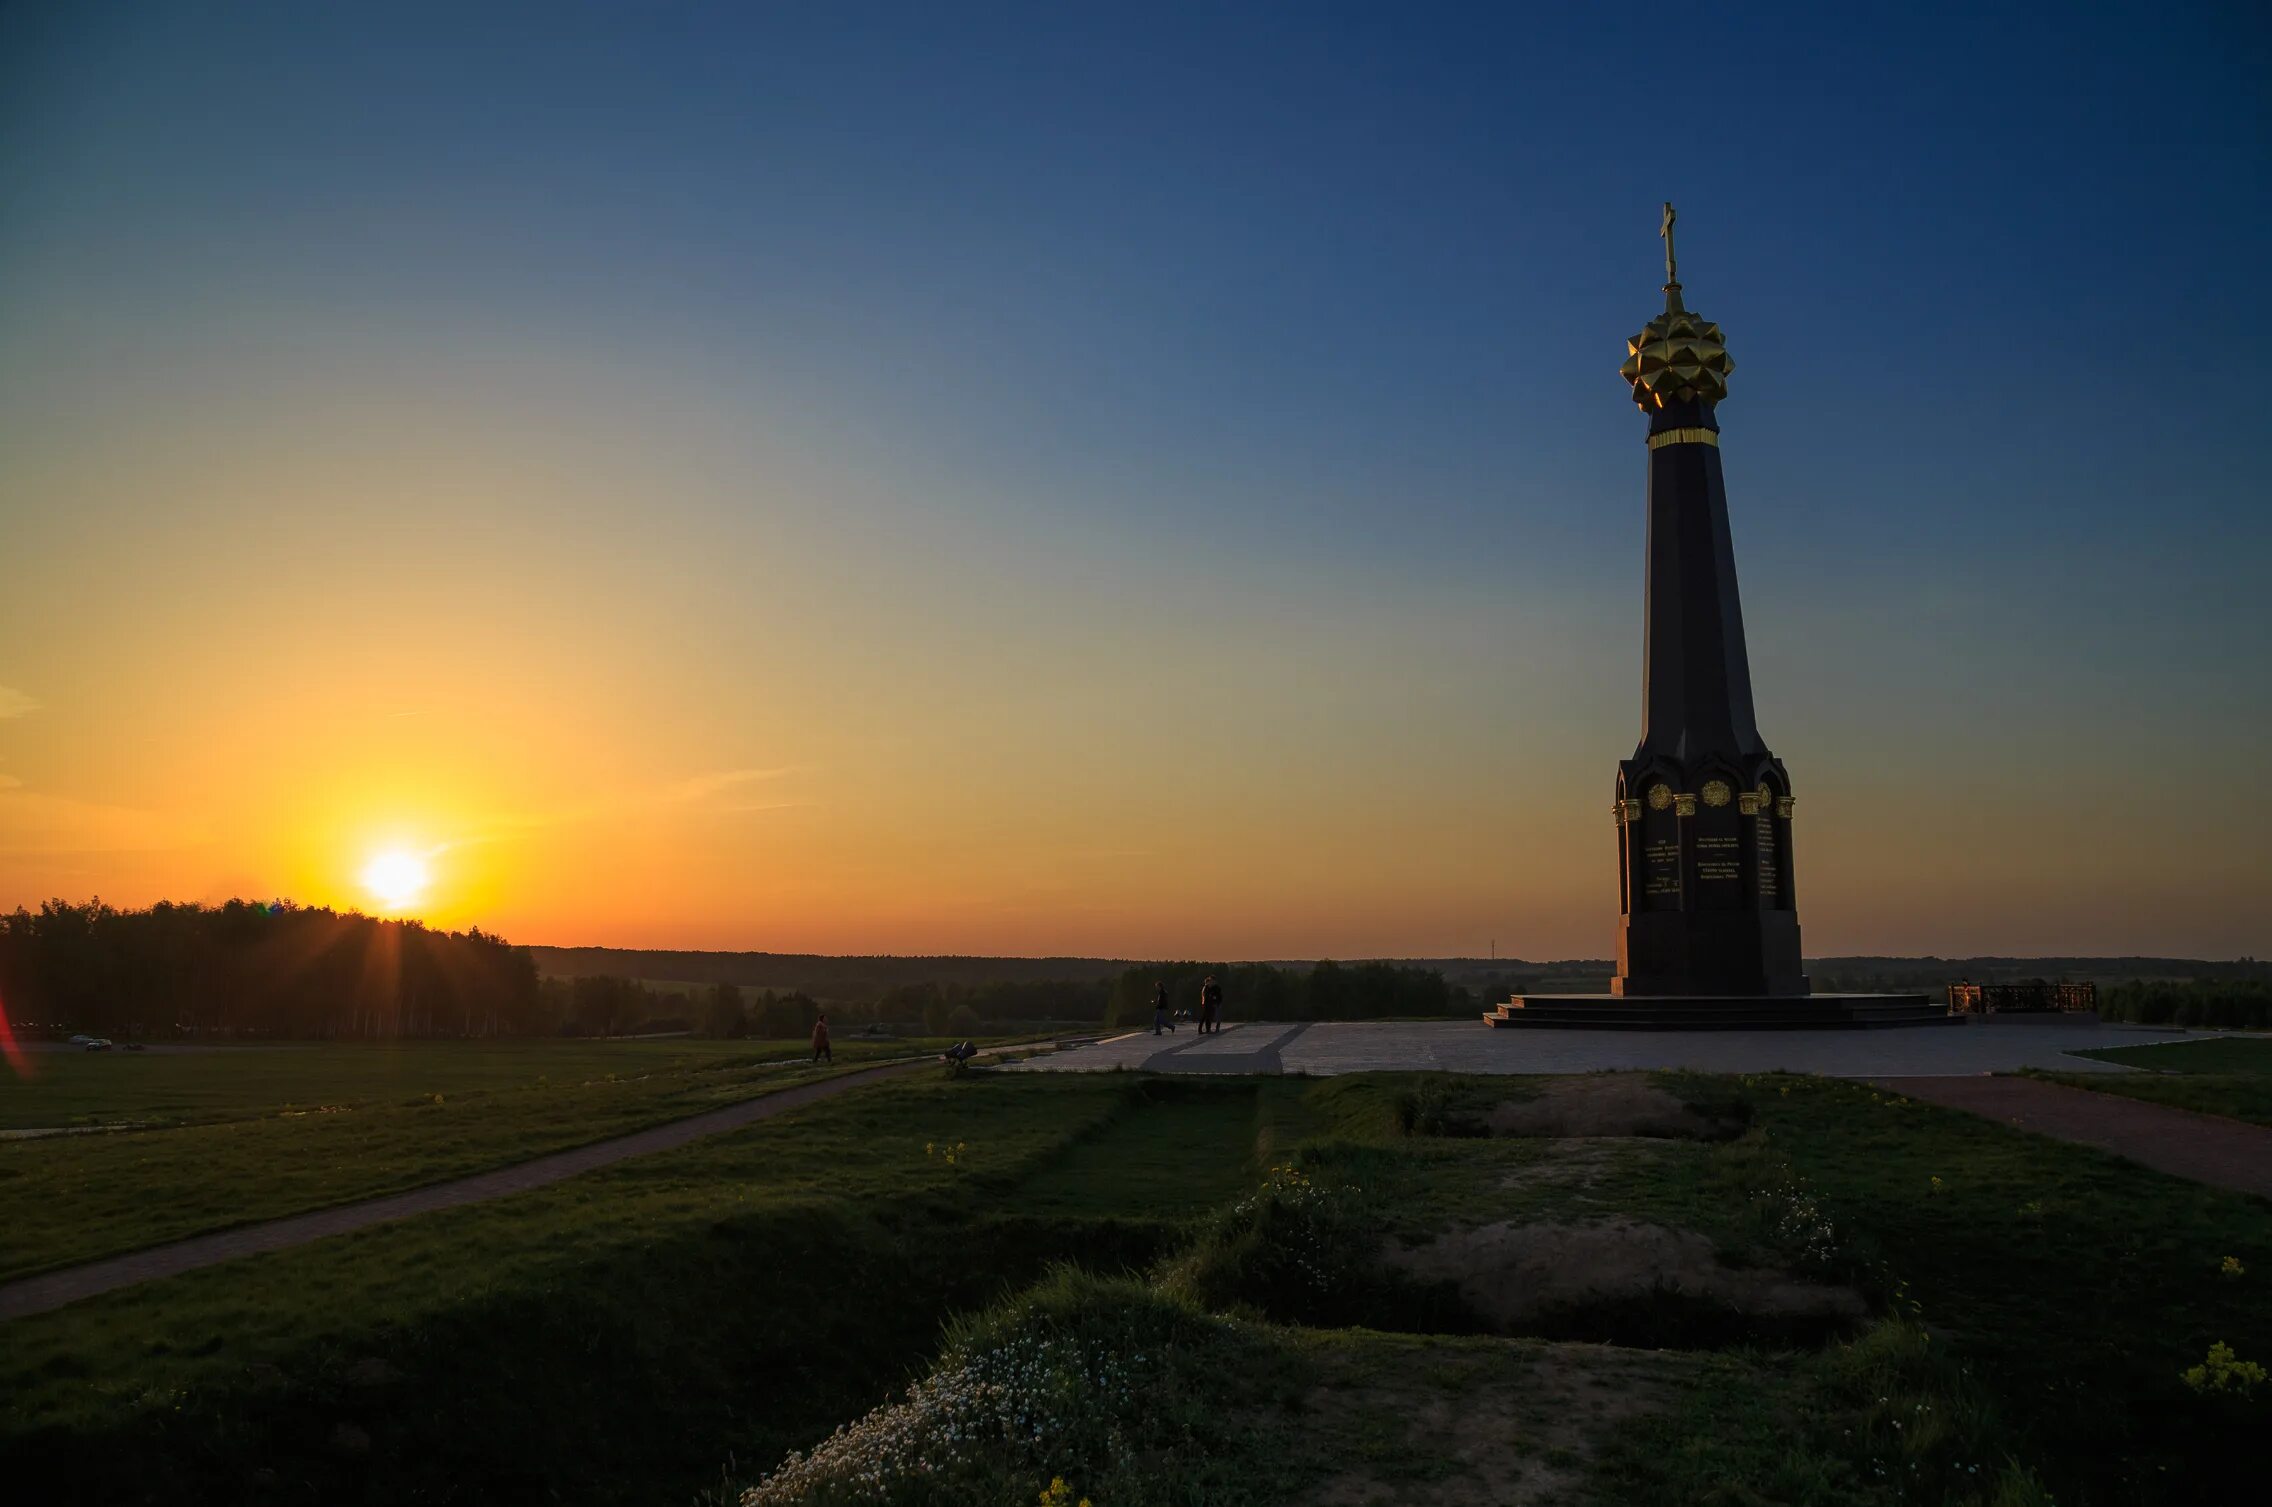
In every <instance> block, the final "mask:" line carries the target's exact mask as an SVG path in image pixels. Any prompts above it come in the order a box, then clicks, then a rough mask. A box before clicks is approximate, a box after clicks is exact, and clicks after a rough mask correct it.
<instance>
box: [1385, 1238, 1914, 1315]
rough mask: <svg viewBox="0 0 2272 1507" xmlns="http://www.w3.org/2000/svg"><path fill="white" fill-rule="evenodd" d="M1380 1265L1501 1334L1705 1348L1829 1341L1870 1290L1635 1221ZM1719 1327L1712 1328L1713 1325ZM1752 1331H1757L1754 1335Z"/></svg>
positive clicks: (1412, 1253) (1406, 1256) (1456, 1245)
mask: <svg viewBox="0 0 2272 1507" xmlns="http://www.w3.org/2000/svg"><path fill="white" fill-rule="evenodd" d="M1382 1258H1383V1260H1385V1261H1386V1262H1387V1263H1388V1264H1389V1265H1390V1266H1391V1267H1393V1268H1395V1269H1396V1270H1398V1271H1401V1272H1403V1273H1405V1274H1406V1275H1407V1276H1410V1277H1413V1278H1416V1279H1418V1280H1420V1281H1423V1282H1448V1283H1451V1284H1453V1285H1454V1286H1456V1287H1457V1288H1458V1290H1459V1295H1460V1298H1461V1300H1462V1301H1464V1302H1465V1303H1466V1304H1467V1306H1468V1307H1469V1308H1470V1309H1471V1310H1473V1311H1474V1313H1475V1314H1476V1315H1477V1316H1478V1317H1480V1318H1482V1319H1483V1320H1485V1321H1486V1322H1488V1323H1489V1324H1490V1325H1491V1326H1492V1327H1493V1328H1494V1329H1496V1330H1498V1331H1499V1332H1501V1333H1504V1334H1535V1333H1541V1332H1545V1333H1568V1332H1572V1331H1573V1330H1574V1331H1576V1332H1580V1333H1585V1332H1589V1326H1593V1327H1594V1328H1595V1329H1598V1331H1599V1332H1601V1333H1602V1334H1603V1335H1604V1337H1609V1338H1617V1339H1621V1340H1624V1341H1626V1342H1628V1343H1671V1342H1676V1341H1677V1340H1678V1339H1679V1338H1680V1337H1681V1336H1683V1335H1686V1336H1688V1337H1690V1338H1692V1339H1696V1340H1699V1341H1702V1342H1707V1343H1709V1342H1711V1339H1712V1336H1713V1335H1714V1334H1718V1333H1724V1334H1725V1339H1726V1341H1727V1342H1733V1341H1734V1340H1736V1339H1740V1338H1743V1337H1745V1335H1746V1333H1747V1332H1751V1331H1756V1332H1757V1333H1759V1334H1762V1335H1783V1336H1791V1337H1798V1336H1803V1335H1809V1334H1824V1335H1826V1334H1830V1333H1835V1332H1838V1331H1840V1330H1843V1329H1846V1328H1850V1327H1853V1326H1855V1325H1857V1324H1859V1323H1860V1322H1861V1321H1862V1320H1863V1319H1865V1318H1867V1317H1868V1313H1869V1308H1868V1305H1867V1304H1866V1303H1864V1302H1863V1300H1862V1296H1861V1294H1859V1293H1857V1292H1855V1291H1854V1290H1853V1289H1852V1288H1849V1287H1836V1286H1832V1285H1830V1284H1828V1283H1822V1282H1811V1281H1808V1280H1806V1279H1805V1278H1803V1277H1798V1276H1794V1275H1792V1274H1791V1273H1789V1272H1783V1271H1776V1270H1773V1269H1769V1268H1759V1267H1746V1268H1736V1267H1730V1266H1726V1265H1724V1264H1722V1263H1721V1261H1720V1259H1719V1257H1718V1254H1717V1253H1716V1252H1715V1250H1714V1249H1713V1245H1712V1242H1711V1241H1710V1240H1708V1239H1706V1238H1705V1237H1704V1236H1702V1235H1700V1234H1698V1233H1696V1232H1695V1231H1694V1230H1678V1229H1673V1228H1671V1227H1670V1226H1668V1225H1661V1224H1649V1223H1645V1222H1643V1221H1641V1220H1636V1219H1600V1220H1589V1221H1585V1222H1582V1223H1573V1224H1557V1223H1536V1224H1513V1223H1504V1224H1489V1225H1484V1226H1482V1227H1481V1228H1480V1229H1472V1230H1459V1231H1455V1232H1453V1233H1450V1234H1446V1235H1441V1236H1438V1237H1437V1238H1436V1239H1435V1240H1433V1241H1431V1242H1429V1243H1428V1244H1427V1245H1423V1246H1414V1247H1409V1248H1407V1247H1401V1246H1398V1245H1396V1244H1395V1243H1394V1242H1390V1243H1389V1244H1388V1245H1386V1246H1385V1247H1384V1248H1383V1250H1382ZM1716 1320H1717V1321H1718V1322H1715V1321H1716ZM1747 1325H1748V1329H1747Z"/></svg>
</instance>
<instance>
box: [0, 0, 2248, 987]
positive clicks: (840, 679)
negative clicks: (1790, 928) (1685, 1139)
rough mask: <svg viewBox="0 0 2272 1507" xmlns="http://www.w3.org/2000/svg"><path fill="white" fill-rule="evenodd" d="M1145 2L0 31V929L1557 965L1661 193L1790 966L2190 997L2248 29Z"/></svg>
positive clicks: (88, 13)
mask: <svg viewBox="0 0 2272 1507" xmlns="http://www.w3.org/2000/svg"><path fill="white" fill-rule="evenodd" d="M1216 9H1217V8H1215V7H1197V8H1191V9H1188V10H1187V9H1183V8H1180V7H1172V6H1165V5H1144V6H1125V7H1115V8H1112V9H1111V10H1110V11H1109V12H1107V11H1105V10H1104V9H1102V8H1098V7H1062V6H1034V7H1031V8H1024V9H1009V8H1003V7H969V8H966V7H956V6H931V5H918V6H907V7H876V6H867V5H859V4H850V5H841V6H839V5H813V6H781V7H757V6H727V5H718V6H689V5H653V6H650V5H588V6H572V5H567V6H564V5H544V6H528V7H518V8H516V7H509V6H464V5H418V4H404V3H396V4H387V5H366V6H353V7H345V6H320V5H306V4H279V5H275V6H255V5H237V4H231V5H221V6H212V5H196V6H191V5H186V4H183V5H168V4H144V5H137V6H131V7H129V6H115V7H114V6H99V7H98V6H85V7H78V6H53V7H46V6H30V7H11V8H9V9H8V10H7V11H5V12H4V13H0V905H5V906H14V905H17V904H25V905H34V906H36V905H37V904H38V903H39V902H40V900H42V899H43V898H45V897H48V896H64V897H68V898H72V899H84V898H86V897H88V896H91V895H97V894H99V895H101V896H102V897H104V898H105V899H107V900H110V901H112V902H114V903H119V904H145V903H148V902H150V901H153V900H156V899H159V898H167V897H171V898H177V899H209V900H210V899H220V898H225V897H228V896H231V895H245V896H261V897H268V896H290V897H293V898H296V899H299V900H301V901H305V902H310V903H325V904H334V905H342V906H344V905H358V906H363V907H365V908H376V907H378V906H380V905H381V904H382V903H383V902H382V899H381V897H380V896H378V895H377V894H375V893H374V892H373V891H372V889H371V887H370V886H369V885H367V884H366V883H365V882H364V876H365V874H366V872H367V870H368V869H369V867H370V865H371V863H372V861H373V859H374V857H375V856H378V855H384V854H390V853H392V854H405V855H412V856H415V857H416V858H418V859H420V860H422V861H423V862H424V863H425V864H426V866H427V867H428V868H429V869H430V882H429V884H428V885H427V887H426V889H425V890H424V892H423V893H422V894H420V895H419V896H418V898H417V900H416V901H415V902H414V903H412V904H410V905H409V906H408V907H407V908H409V909H411V910H414V911H415V912H416V913H421V914H425V915H427V916H429V917H430V918H431V919H433V920H435V921H437V922H440V923H444V924H449V925H464V924H467V923H479V924H480V925H482V926H484V927H485V928H491V929H496V930H501V931H503V932H504V933H505V934H506V935H507V936H509V937H512V938H514V939H515V940H520V941H530V942H552V943H608V944H616V945H626V946H671V947H697V946H699V947H720V948H729V947H730V948H764V949H772V950H797V951H831V952H843V951H856V952H885V951H892V952H914V951H955V952H1012V953H1043V952H1070V953H1091V954H1106V955H1115V956H1158V955H1193V954H1203V955H1213V956H1233V957H1307V956H1319V955H1333V956H1366V955H1442V954H1455V953H1456V954H1470V953H1471V954H1481V953H1483V952H1484V951H1485V950H1486V949H1487V948H1488V947H1489V946H1491V945H1492V944H1493V943H1494V941H1495V942H1496V945H1497V947H1498V950H1499V952H1500V953H1501V955H1510V954H1512V955H1520V956H1525V957H1532V958H1544V957H1566V956H1592V957H1601V956H1607V955H1609V954H1610V953H1611V952H1612V951H1613V949H1614V946H1615V890H1614V885H1615V872H1616V867H1615V838H1614V828H1613V827H1612V824H1611V821H1610V818H1609V802H1610V798H1611V794H1612V789H1613V782H1614V775H1615V766H1616V761H1617V760H1618V758H1619V757H1621V756H1623V755H1625V754H1628V753H1630V752H1631V751H1632V748H1633V744H1634V741H1635V738H1636V737H1637V735H1638V733H1639V715H1640V709H1639V699H1640V673H1641V664H1640V639H1641V622H1640V609H1641V586H1642V581H1641V566H1642V528H1643V522H1644V518H1643V506H1642V504H1643V485H1644V480H1645V465H1644V453H1645V452H1644V450H1643V447H1642V435H1643V421H1642V419H1641V418H1640V417H1639V415H1638V414H1637V412H1636V411H1635V409H1634V407H1633V405H1632V402H1631V400H1630V398H1629V396H1628V395H1627V392H1626V390H1625V388H1624V386H1623V384H1622V383H1621V382H1620V381H1619V380H1618V377H1617V366H1618V363H1619V361H1620V360H1621V359H1622V358H1623V355H1624V348H1623V342H1624V338H1625V337H1626V336H1627V335H1628V334H1630V333H1632V332H1633V331H1634V330H1635V329H1637V328H1638V327H1639V326H1640V325H1641V323H1642V322H1643V321H1645V320H1646V319H1648V318H1649V317H1650V316H1651V315H1652V314H1653V313H1655V312H1656V311H1657V310H1658V309H1659V308H1660V307H1661V297H1660V295H1659V294H1658V291H1657V289H1658V285H1659V284H1660V283H1661V282H1662V281H1663V265H1662V260H1661V256H1662V247H1661V243H1660V242H1659V241H1658V239H1657V237H1656V228H1657V216H1658V205H1659V203H1660V201H1662V200H1665V199H1668V198H1669V199H1672V200H1674V201H1675V202H1676V203H1677V204H1678V205H1679V207H1680V213H1681V220H1680V253H1681V275H1682V281H1683V282H1684V284H1685V285H1686V289H1687V298H1688V302H1689V305H1690V307H1692V308H1694V309H1696V310H1698V311H1699V312H1701V313H1703V314H1704V315H1706V316H1707V317H1709V318H1712V319H1715V320H1718V321H1720V322H1721V323H1722V324H1723V325H1724V326H1725V328H1726V331H1727V338H1728V344H1729V347H1730V349H1731V351H1732V352H1733V353H1734V356H1735V361H1736V372H1735V376H1734V379H1733V381H1732V383H1731V389H1732V390H1731V396H1730V398H1729V400H1728V402H1727V403H1726V404H1725V405H1724V406H1723V407H1722V409H1721V412H1720V419H1721V423H1722V425H1723V427H1724V430H1725V443H1724V448H1723V452H1722V453H1723V459H1724V461H1725V465H1726V470H1727V477H1728V487H1729V498H1730V507H1731V513H1732V518H1733V526H1734V531H1735V540H1736V549H1737V558H1738V562H1739V565H1740V571H1741V578H1742V583H1743V588H1744V608H1745V615H1746V619H1747V626H1748V630H1749V634H1750V641H1751V653H1752V661H1753V671H1754V679H1755V683H1756V685H1757V688H1758V697H1759V718H1760V725H1761V728H1762V731H1763V732H1764V733H1765V735H1766V736H1767V738H1768V740H1769V741H1770V743H1771V744H1772V745H1773V746H1774V748H1775V749H1776V751H1777V752H1778V753H1779V754H1780V755H1781V756H1782V757H1783V758H1784V759H1785V761H1786V762H1787V763H1788V765H1789V767H1790V770H1791V776H1792V781H1793V784H1794V787H1795V789H1796V791H1797V793H1798V796H1799V806H1798V812H1799V816H1798V823H1797V826H1796V829H1795V844H1796V850H1797V862H1798V897H1799V903H1800V916H1801V921H1802V923H1803V925H1804V927H1805V940H1806V946H1807V951H1808V952H1809V953H1810V954H1817V955H1819V954H1826V953H1847V952H1886V953H1917V952H1937V953H1942V954H1953V953H1969V952H1997V953H2021V954H2024V953H2043V952H2077V953H2092V954H2108V953H2121V952H2154V953H2172V954H2184V955H2207V956H2220V957H2226V956H2233V955H2237V954H2243V953H2252V954H2256V955H2263V954H2264V953H2266V952H2268V951H2272V801H2268V800H2267V799H2266V798H2265V797H2264V794H2263V791H2262V789H2261V788H2260V787H2261V786H2262V783H2263V781H2262V780H2261V778H2260V777H2259V776H2258V775H2256V774H2254V773H2252V772H2251V770H2252V768H2253V766H2254V765H2255V764H2256V763H2258V762H2259V761H2260V760H2262V759H2264V758H2265V757H2266V754H2267V746H2268V744H2272V669H2268V668H2267V666H2268V665H2272V494H2268V490H2267V486H2266V475H2267V472H2266V469H2265V460H2264V457H2265V447H2266V442H2267V425H2266V421H2265V419H2264V417H2263V403H2264V393H2263V392H2262V391H2261V390H2260V389H2262V388H2263V387H2264V385H2265V382H2266V376H2265V357H2264V350H2263V347H2264V337H2263V334H2262V332H2261V330H2260V328H2259V325H2258V323H2257V321H2258V320H2259V319H2260V318H2261V308H2262V305H2263V303H2264V300H2265V291H2264V285H2265V280H2266V276H2267V266H2268V263H2272V188H2268V185H2272V160H2268V159H2272V146H2268V143H2272V125H2268V115H2267V87H2266V84H2265V82H2264V81H2265V79H2266V78H2267V77H2272V45H2268V43H2272V22H2268V21H2267V17H2266V12H2265V11H2264V10H2263V9H2262V8H2261V7H2256V6H2241V5H2232V6H2207V7H2193V6H2151V7H2148V6H2139V7H2135V8H2123V9H2120V10H2117V9H2116V8H2113V7H2107V6H2091V7H2080V8H2059V9H2058V10H2056V11H2047V12H2044V13H2042V14H2040V15H2028V14H2025V13H2020V12H2006V13H2004V14H2003V15H2002V16H2001V17H2000V18H1998V19H1993V20H1989V19H1982V18H1980V17H1979V16H1977V15H1976V14H1975V13H1974V10H1973V8H1971V7H1951V8H1949V9H1947V10H1945V11H1942V12H1940V13H1937V14H1934V13H1928V12H1926V11H1923V10H1922V9H1914V8H1910V7H1901V8H1898V9H1899V10H1900V12H1901V14H1900V15H1895V14H1894V13H1893V11H1892V10H1887V11H1884V12H1879V11H1874V10H1867V9H1857V8H1854V7H1836V8H1827V9H1826V8H1820V7H1803V8H1796V9H1793V10H1791V11H1789V12H1788V13H1786V14H1782V15H1773V14H1770V13H1769V12H1767V11H1765V10H1763V9H1759V8H1752V7H1746V8H1743V10H1742V13H1741V19H1736V18H1734V17H1733V16H1723V17H1720V18H1717V19H1715V18H1714V15H1713V13H1712V12H1711V11H1709V10H1696V11H1679V12H1675V11H1671V10H1666V9H1664V8H1661V7H1657V8H1652V7H1642V8H1639V9H1634V8H1625V9H1623V10H1614V11H1613V10H1611V9H1609V8H1605V7H1537V8H1530V7H1513V6H1509V7H1480V8H1477V9H1476V10H1474V11H1472V12H1469V11H1463V10H1458V9H1436V8H1429V7H1411V6H1388V5H1380V6H1370V7H1366V6H1353V7H1337V8H1334V9H1332V10H1327V9H1325V8H1319V7H1309V6H1282V7H1272V8H1268V9H1270V10H1272V11H1274V12H1275V17H1274V18H1268V17H1264V16H1261V15H1259V14H1252V15H1249V16H1247V17H1245V18H1243V19H1239V18H1227V17H1224V16H1221V15H1218V14H1215V11H1216ZM1254 9H1255V10H1256V11H1257V12H1259V11H1261V10H1263V9H1265V8H1261V7H1257V8H1254ZM963 11H969V12H973V13H977V12H983V18H982V19H981V18H977V17H976V16H975V15H974V14H955V13H956V12H963ZM1565 11H1569V12H1573V13H1575V12H1580V11H1582V12H1583V14H1582V15H1580V14H1564V12H1565ZM1076 12H1077V13H1079V14H1075V13H1076ZM1676 14H1677V15H1678V17H1679V22H1678V25H1677V27H1672V29H1670V30H1668V29H1667V28H1668V27H1670V26H1671V22H1672V18H1673V17H1674V16H1675V15H1676ZM2053 16H2056V18H2057V19H2056V21H2053V20H2052V19H2051V18H2052V17H2053Z"/></svg>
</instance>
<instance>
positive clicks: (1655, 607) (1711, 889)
mask: <svg viewBox="0 0 2272 1507" xmlns="http://www.w3.org/2000/svg"><path fill="white" fill-rule="evenodd" d="M1672 229H1673V209H1672V206H1671V205H1670V204H1667V205H1666V206H1665V214H1664V225H1663V229H1662V234H1663V236H1664V239H1665V287H1664V294H1665V311H1664V313H1662V314H1660V315H1658V316H1657V317H1656V318H1655V319H1652V320H1650V321H1649V323H1648V325H1647V327H1645V328H1644V329H1643V330H1642V331H1641V333H1640V334H1638V335H1635V336H1634V337H1633V338H1632V339H1631V340H1630V341H1628V342H1627V351H1628V354H1627V357H1626V361H1625V365H1624V366H1623V368H1622V369H1621V374H1622V375H1623V376H1624V378H1625V379H1626V381H1628V382H1630V383H1631V384H1632V387H1633V399H1634V401H1635V402H1637V403H1639V404H1640V405H1641V411H1642V413H1644V414H1645V415H1647V417H1648V420H1649V436H1648V448H1649V546H1648V588H1647V594H1648V607H1647V620H1646V624H1647V625H1646V627H1645V628H1644V630H1643V641H1644V646H1645V656H1646V657H1645V659H1644V660H1643V665H1642V687H1643V689H1642V697H1641V703H1642V722H1641V742H1640V746H1639V747H1637V748H1635V749H1634V750H1633V757H1632V758H1630V759H1626V760H1624V761H1623V762H1621V763H1620V764H1619V765H1618V766H1617V807H1616V816H1617V870H1618V881H1619V893H1618V910H1619V919H1620V930H1619V937H1618V945H1617V978H1616V981H1615V982H1614V983H1613V984H1612V985H1611V989H1612V990H1613V992H1615V993H1617V994H1619V995H1713V996H1722V997H1725V996H1750V997H1754V998H1757V997H1762V996H1768V997H1773V996H1783V997H1789V996H1798V995H1804V994H1805V993H1806V992H1807V980H1806V975H1805V974H1804V973H1803V972H1801V971H1800V963H1799V913H1798V904H1797V895H1796V893H1795V891H1794V888H1793V885H1792V882H1791V881H1792V876H1791V781H1790V776H1789V775H1788V774H1786V773H1785V772H1784V769H1783V761H1782V760H1781V759H1778V758H1776V757H1775V755H1774V754H1772V753H1771V752H1769V751H1768V748H1767V745H1766V743H1765V742H1763V741H1762V740H1761V739H1760V736H1759V727H1758V725H1757V723H1756V722H1755V721H1754V720H1753V717H1752V707H1751V663H1750V660H1749V658H1748V657H1747V655H1746V654H1745V651H1744V641H1743V604H1742V602H1741V601H1740V600H1739V599H1738V597H1737V594H1736V559H1735V549H1734V546H1733V544H1732V543H1731V542H1730V540H1729V535H1728V494H1727V487H1726V485H1725V483H1724V482H1723V481H1722V479H1721V475H1720V423H1719V419H1718V417H1717V416H1716V412H1715V410H1716V409H1717V408H1718V406H1719V403H1720V400H1721V399H1723V398H1725V397H1726V396H1727V395H1728V373H1729V372H1731V371H1733V370H1734V363H1733V362H1731V361H1730V360H1729V359H1728V348H1727V345H1726V344H1725V342H1723V340H1722V339H1721V336H1720V327H1719V326H1718V325H1716V324H1713V323H1712V322H1711V321H1709V320H1705V319H1699V318H1698V317H1696V316H1695V315H1694V314H1691V313H1690V312H1688V310H1687V308H1686V307H1685V306H1683V305H1682V303H1681V299H1680V279H1679V274H1678V266H1677V264H1676V263H1675V261H1674V259H1673V241H1672Z"/></svg>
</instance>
